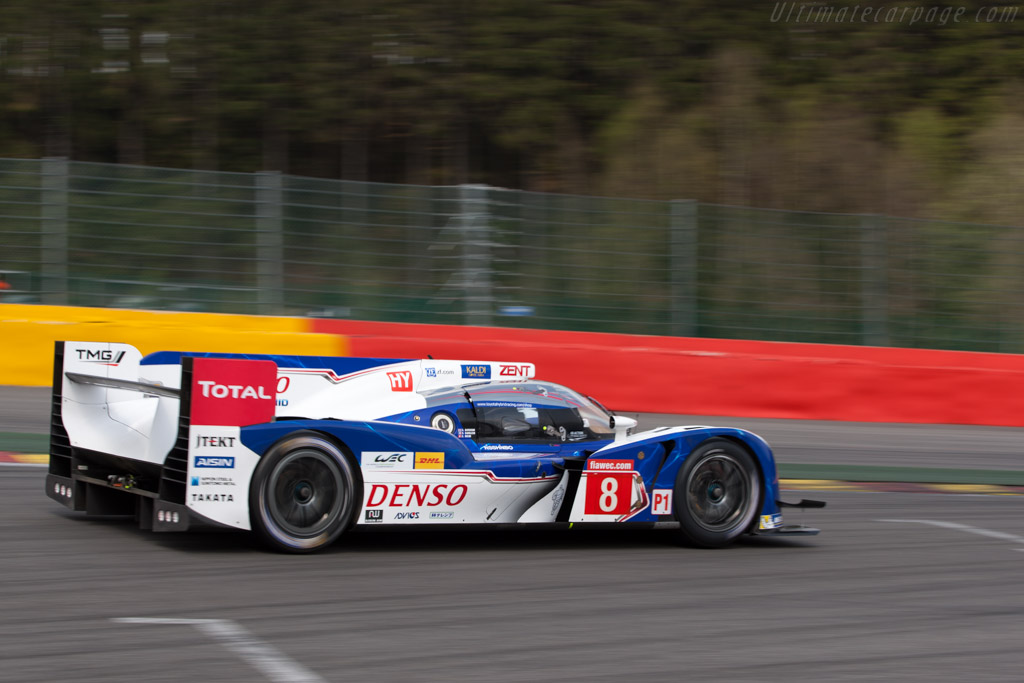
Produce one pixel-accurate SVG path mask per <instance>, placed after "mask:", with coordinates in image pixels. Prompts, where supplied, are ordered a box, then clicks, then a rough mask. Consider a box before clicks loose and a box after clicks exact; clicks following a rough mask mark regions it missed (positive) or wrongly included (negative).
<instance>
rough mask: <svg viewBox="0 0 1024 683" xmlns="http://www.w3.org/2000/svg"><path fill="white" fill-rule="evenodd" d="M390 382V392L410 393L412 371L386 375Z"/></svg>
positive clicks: (400, 371) (399, 371)
mask: <svg viewBox="0 0 1024 683" xmlns="http://www.w3.org/2000/svg"><path fill="white" fill-rule="evenodd" d="M386 374H387V376H388V381H389V382H391V391H412V371H411V370H398V371H395V372H389V373H386Z"/></svg>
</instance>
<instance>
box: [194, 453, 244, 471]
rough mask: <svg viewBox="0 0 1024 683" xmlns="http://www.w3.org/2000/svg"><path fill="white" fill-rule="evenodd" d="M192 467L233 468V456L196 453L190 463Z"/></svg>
mask: <svg viewBox="0 0 1024 683" xmlns="http://www.w3.org/2000/svg"><path fill="white" fill-rule="evenodd" d="M192 465H193V466H194V467H197V468H198V467H219V468H222V469H234V468H235V458H234V457H233V456H213V455H197V456H196V459H195V461H194V462H193V463H192Z"/></svg>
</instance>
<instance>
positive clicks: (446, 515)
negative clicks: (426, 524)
mask: <svg viewBox="0 0 1024 683" xmlns="http://www.w3.org/2000/svg"><path fill="white" fill-rule="evenodd" d="M430 518H431V519H454V518H455V513H454V512H452V511H451V510H449V511H448V512H431V513H430Z"/></svg>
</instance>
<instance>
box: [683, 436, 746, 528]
mask: <svg viewBox="0 0 1024 683" xmlns="http://www.w3.org/2000/svg"><path fill="white" fill-rule="evenodd" d="M674 498H675V511H676V518H677V519H678V520H679V525H680V530H681V531H682V535H683V538H684V540H686V541H689V542H690V543H692V544H694V545H698V546H701V547H704V548H720V547H722V546H725V545H729V544H730V543H732V542H733V541H734V540H736V538H737V537H739V536H740V535H741V534H743V533H744V532H745V531H747V529H749V528H750V526H751V525H752V523H753V521H754V519H755V517H756V516H757V512H758V510H759V509H760V507H761V484H760V477H759V475H758V469H757V464H756V463H755V462H754V458H753V456H751V454H750V453H749V452H748V451H747V450H746V449H745V448H743V447H742V446H740V445H739V444H737V443H734V442H732V441H727V440H724V439H713V440H711V441H707V442H705V443H703V444H701V445H700V446H698V447H697V448H696V449H695V450H694V451H693V453H691V454H690V456H689V457H688V458H686V460H685V461H684V462H683V466H682V467H681V468H680V469H679V474H678V475H677V476H676V486H675V493H674Z"/></svg>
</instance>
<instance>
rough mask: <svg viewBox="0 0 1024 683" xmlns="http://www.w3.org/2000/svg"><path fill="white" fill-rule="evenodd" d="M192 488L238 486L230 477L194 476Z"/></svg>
mask: <svg viewBox="0 0 1024 683" xmlns="http://www.w3.org/2000/svg"><path fill="white" fill-rule="evenodd" d="M191 483H192V486H236V485H237V484H235V480H234V479H232V478H230V477H203V476H193V477H192V478H191Z"/></svg>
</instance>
